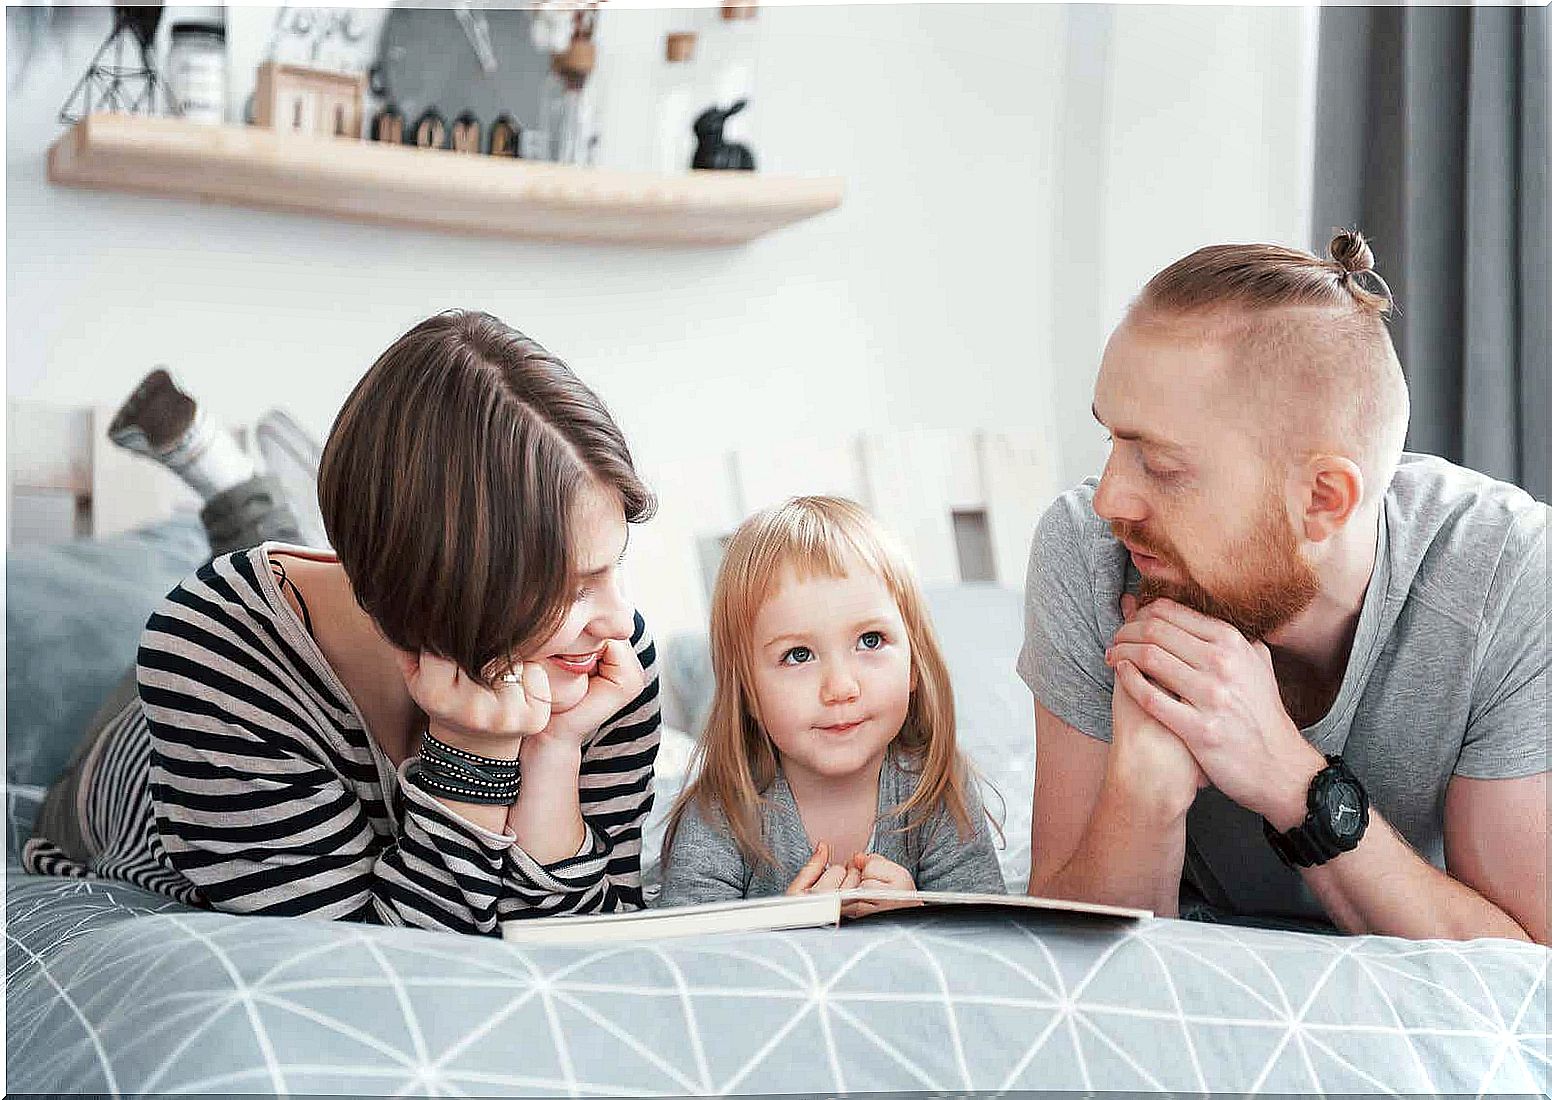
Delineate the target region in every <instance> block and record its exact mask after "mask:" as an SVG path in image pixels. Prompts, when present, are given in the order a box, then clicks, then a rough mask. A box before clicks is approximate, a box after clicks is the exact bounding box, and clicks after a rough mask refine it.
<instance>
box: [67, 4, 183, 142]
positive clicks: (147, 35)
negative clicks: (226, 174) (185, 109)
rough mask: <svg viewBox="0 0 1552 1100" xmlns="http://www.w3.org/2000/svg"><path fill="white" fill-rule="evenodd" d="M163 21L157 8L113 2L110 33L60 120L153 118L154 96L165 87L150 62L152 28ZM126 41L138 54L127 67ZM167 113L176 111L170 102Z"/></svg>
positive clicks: (73, 90) (72, 92) (154, 32)
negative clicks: (112, 115)
mask: <svg viewBox="0 0 1552 1100" xmlns="http://www.w3.org/2000/svg"><path fill="white" fill-rule="evenodd" d="M161 21H162V9H161V7H160V6H153V7H138V6H135V5H130V4H115V5H114V6H113V29H112V30H110V31H109V32H108V37H107V38H105V39H103V42H102V45H101V46H99V47H98V48H97V52H96V53H95V54H94V55H93V56H92V62H91V64H90V65H88V66H87V68H86V72H85V73H84V74H82V76H81V79H80V80H78V81H76V85H75V87H74V88H72V89H71V90H70V95H69V97H68V98H66V100H65V104H64V106H63V107H61V108H60V109H59V121H60V122H63V123H66V124H69V123H75V122H79V121H80V120H81V119H83V118H85V117H86V116H87V115H89V114H94V113H96V112H98V111H117V112H120V113H127V114H146V115H154V114H156V113H157V109H156V93H157V91H158V90H159V89H160V88H162V87H163V82H162V78H161V75H160V74H159V73H158V72H157V71H156V66H155V65H153V64H152V63H151V41H152V39H153V38H155V37H156V26H157V24H158V23H160V22H161ZM126 41H129V42H131V43H132V46H133V48H134V49H135V50H136V56H138V58H139V62H140V63H139V64H138V65H136V64H133V63H131V64H126V63H125V61H124V49H125V42H126ZM109 51H112V55H113V60H112V63H111V64H110V63H107V62H106V61H105V58H107V56H108V54H109ZM169 109H170V110H171V111H172V112H173V113H177V106H176V104H169Z"/></svg>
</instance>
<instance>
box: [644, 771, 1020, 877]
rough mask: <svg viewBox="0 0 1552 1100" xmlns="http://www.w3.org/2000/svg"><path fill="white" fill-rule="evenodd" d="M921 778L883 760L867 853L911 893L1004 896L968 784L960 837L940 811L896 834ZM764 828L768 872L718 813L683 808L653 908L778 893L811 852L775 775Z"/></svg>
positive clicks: (788, 793)
mask: <svg viewBox="0 0 1552 1100" xmlns="http://www.w3.org/2000/svg"><path fill="white" fill-rule="evenodd" d="M920 778H921V774H920V772H919V771H918V770H916V769H915V768H914V766H913V763H912V762H911V761H910V760H909V759H908V758H906V757H904V756H902V755H901V754H899V753H896V752H890V753H889V754H887V755H886V756H885V758H884V766H883V769H882V771H881V772H880V774H879V779H878V809H879V818H878V824H877V827H876V828H875V830H874V834H873V843H872V845H871V846H870V850H871V851H874V852H877V853H878V854H879V855H881V856H883V857H884V858H885V859H888V860H891V861H893V862H895V863H898V864H899V865H900V866H901V867H904V868H905V869H906V870H907V871H909V872H910V874H911V878H912V879H913V880H914V881H915V883H916V888H917V889H918V890H935V891H954V892H968V893H982V894H1004V893H1007V887H1006V886H1005V885H1004V883H1003V880H1002V871H1001V869H1000V868H999V867H998V865H997V853H996V851H995V850H994V848H993V847H992V838H991V833H990V829H989V827H988V822H987V818H986V812H985V810H984V809H983V807H982V802H981V797H980V792H979V790H977V785H976V783H975V781H974V780H972V781H971V782H970V783H968V784H967V788H968V789H967V790H966V791H965V805H966V809H967V810H968V811H969V813H970V822H971V825H972V826H973V829H972V831H971V832H969V833H968V834H967V835H966V836H965V837H964V838H963V839H961V838H960V835H959V830H958V827H957V825H956V823H955V821H954V817H953V815H952V814H950V813H949V812H948V809H947V808H946V807H944V806H939V807H938V808H937V809H936V810H935V811H934V812H933V813H932V814H930V815H929V816H928V817H927V819H926V820H925V821H924V822H922V824H921V825H919V826H917V827H916V828H914V829H903V828H902V826H903V825H904V824H905V819H904V818H903V817H902V816H901V815H899V814H897V813H896V812H895V810H896V809H897V808H898V807H900V806H902V805H904V803H905V802H906V800H907V799H909V798H910V797H911V794H912V793H913V792H914V791H915V790H916V784H917V782H918V781H919V780H920ZM764 829H765V840H766V843H767V844H769V845H770V848H771V854H772V856H774V857H775V861H776V863H775V866H771V865H770V864H751V863H749V862H748V861H747V860H745V859H744V856H743V853H742V852H740V851H739V850H738V844H737V843H736V842H735V841H734V840H733V834H732V831H731V830H730V829H729V828H728V827H727V824H726V822H725V820H724V819H723V818H722V816H721V815H720V814H718V815H717V816H716V819H715V821H714V822H708V821H707V820H706V819H705V818H704V817H702V816H701V814H700V812H699V811H698V809H697V808H696V807H695V806H694V805H691V806H689V807H687V808H686V809H685V812H684V816H683V817H682V818H681V819H680V822H679V829H678V832H677V833H676V834H675V836H674V839H673V843H672V844H671V845H668V846H665V848H664V851H663V892H662V894H661V895H660V896H659V897H658V899H657V901H656V902H655V903H654V904H656V905H658V906H672V905H698V904H702V903H705V902H712V901H732V900H734V899H737V898H760V897H770V896H772V895H775V894H782V893H785V892H786V890H787V886H788V884H789V883H791V882H792V880H793V879H794V878H796V877H797V873H798V871H799V870H801V869H802V867H803V865H804V864H805V863H807V862H808V861H809V859H810V858H812V856H813V854H814V849H813V847H812V845H810V844H809V842H808V834H807V833H806V832H805V831H804V829H803V819H802V818H801V817H799V816H798V804H797V802H796V800H794V798H793V797H792V788H791V787H789V786H788V785H787V780H786V777H785V776H784V775H782V774H781V772H780V770H778V771H777V773H776V779H775V780H774V781H773V782H772V783H771V786H770V788H769V789H768V790H767V791H766V792H765V823H764Z"/></svg>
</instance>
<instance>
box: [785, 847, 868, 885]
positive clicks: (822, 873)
mask: <svg viewBox="0 0 1552 1100" xmlns="http://www.w3.org/2000/svg"><path fill="white" fill-rule="evenodd" d="M861 881H862V875H861V873H860V872H859V871H858V870H857V868H855V867H853V866H852V865H851V864H849V863H848V864H845V865H836V864H832V863H831V862H830V845H829V844H827V843H825V842H824V841H822V840H821V841H820V842H819V846H818V847H817V848H815V849H814V854H813V855H812V856H810V857H809V860H808V862H807V863H805V864H803V867H802V869H801V870H799V871H798V873H797V877H796V878H794V879H793V880H792V883H791V885H789V886H788V887H787V894H788V896H795V895H797V894H833V893H835V892H837V891H840V890H853V889H855V888H856V886H857V884H858V883H859V882H861Z"/></svg>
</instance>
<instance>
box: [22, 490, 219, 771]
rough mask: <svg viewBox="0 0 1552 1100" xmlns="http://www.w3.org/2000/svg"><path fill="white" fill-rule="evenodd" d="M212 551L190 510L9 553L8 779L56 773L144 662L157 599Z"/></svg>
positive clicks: (196, 566) (201, 562) (202, 561)
mask: <svg viewBox="0 0 1552 1100" xmlns="http://www.w3.org/2000/svg"><path fill="white" fill-rule="evenodd" d="M209 553H210V547H209V544H208V543H207V542H206V540H205V534H204V531H203V530H202V529H201V527H200V525H199V520H198V519H197V518H196V517H195V516H192V515H188V516H180V517H178V518H175V519H172V520H168V521H166V522H165V523H160V524H156V525H154V526H151V527H146V528H142V529H140V530H137V531H129V532H126V533H124V534H122V535H115V536H113V537H111V538H106V539H80V540H77V541H75V542H67V543H61V544H59V545H56V546H48V547H41V548H31V549H25V550H18V551H15V552H12V553H10V554H8V555H7V556H6V577H5V584H6V607H5V641H6V647H5V671H6V685H5V725H6V766H5V775H6V781H7V783H8V784H11V785H13V786H14V785H16V784H28V785H35V786H39V787H46V786H48V785H49V784H50V783H52V782H53V781H54V779H55V778H56V777H57V776H58V775H59V773H60V772H61V771H62V770H63V769H64V766H65V764H66V762H67V761H68V760H69V758H70V753H71V751H72V750H73V749H74V748H75V745H76V742H77V741H78V740H79V739H80V737H81V735H82V734H83V733H85V727H86V724H87V722H89V721H90V720H91V718H92V716H93V714H95V713H96V711H97V709H98V707H99V706H100V705H101V704H102V702H103V700H104V699H105V698H106V697H107V696H108V693H109V692H111V691H112V690H113V688H114V686H115V685H116V684H117V683H118V681H119V680H120V679H122V678H123V676H124V674H125V673H126V672H128V671H129V670H130V669H131V668H132V667H134V663H135V651H136V650H137V649H138V648H139V645H140V632H141V631H142V630H143V629H144V628H145V622H146V619H147V617H149V616H150V614H151V609H152V608H153V607H154V606H155V605H156V604H157V602H158V601H160V600H161V598H162V597H163V596H165V595H166V594H167V593H168V592H169V591H171V590H172V589H173V587H174V586H176V585H177V584H178V582H179V581H181V580H183V579H184V578H185V577H187V576H188V575H189V574H190V573H192V572H193V571H194V570H195V569H197V568H198V567H199V566H200V565H202V564H203V563H204V561H205V559H206V558H207V557H208V556H209Z"/></svg>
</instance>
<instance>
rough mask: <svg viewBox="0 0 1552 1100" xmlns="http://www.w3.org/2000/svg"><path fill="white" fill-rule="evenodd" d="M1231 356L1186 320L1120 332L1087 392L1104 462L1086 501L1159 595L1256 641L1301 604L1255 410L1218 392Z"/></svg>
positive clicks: (1304, 576) (1287, 525)
mask: <svg viewBox="0 0 1552 1100" xmlns="http://www.w3.org/2000/svg"><path fill="white" fill-rule="evenodd" d="M1229 368H1230V363H1229V357H1228V352H1227V350H1226V349H1225V348H1224V347H1222V346H1221V345H1220V344H1219V343H1218V342H1216V341H1215V340H1213V339H1211V338H1210V337H1208V336H1207V335H1205V334H1204V333H1203V331H1202V330H1201V329H1200V328H1197V327H1195V326H1189V325H1186V324H1184V323H1178V324H1163V323H1160V322H1148V323H1143V324H1138V323H1136V322H1133V321H1128V322H1126V323H1124V324H1123V325H1122V326H1121V327H1120V328H1119V329H1117V330H1116V332H1115V334H1114V335H1113V336H1112V337H1111V338H1110V343H1109V344H1108V345H1107V347H1106V348H1105V356H1104V360H1103V361H1102V363H1101V364H1100V370H1099V380H1098V382H1097V383H1096V384H1095V387H1094V415H1095V417H1096V418H1097V419H1098V420H1099V421H1100V423H1101V424H1103V425H1104V426H1105V428H1106V429H1107V430H1108V431H1109V432H1110V436H1111V449H1110V458H1109V460H1108V461H1107V462H1106V463H1105V472H1104V474H1103V476H1102V477H1101V478H1100V482H1099V489H1098V490H1097V491H1096V492H1095V494H1094V510H1095V512H1097V513H1098V514H1099V516H1100V517H1101V518H1102V519H1105V520H1108V521H1109V523H1110V526H1111V529H1112V530H1113V531H1114V532H1115V535H1116V538H1118V539H1119V540H1120V541H1121V542H1122V543H1124V544H1125V545H1126V547H1127V549H1128V550H1129V551H1130V552H1131V555H1132V561H1133V563H1134V564H1135V565H1136V566H1137V571H1138V572H1139V573H1140V574H1141V575H1142V586H1141V595H1142V597H1143V598H1144V599H1145V600H1147V599H1156V598H1158V597H1161V596H1167V597H1168V598H1170V599H1173V600H1177V601H1178V602H1180V603H1183V604H1185V605H1186V606H1188V607H1193V608H1195V609H1196V610H1198V611H1201V612H1202V613H1203V614H1207V615H1211V616H1213V617H1214V618H1217V619H1222V620H1224V621H1225V622H1228V623H1231V624H1232V625H1234V626H1236V627H1238V628H1239V629H1240V630H1241V631H1243V632H1244V633H1245V634H1246V635H1248V636H1250V637H1253V638H1262V637H1265V636H1266V635H1268V634H1270V633H1272V632H1273V631H1274V630H1276V629H1277V628H1278V627H1280V626H1282V625H1283V624H1285V623H1287V622H1288V621H1289V620H1290V619H1292V618H1294V616H1296V615H1298V614H1299V612H1301V611H1303V610H1304V608H1306V607H1308V606H1309V604H1310V601H1311V600H1313V599H1314V597H1315V595H1316V593H1317V592H1318V591H1319V581H1318V578H1317V577H1316V575H1315V573H1314V571H1313V570H1312V569H1311V567H1310V565H1309V563H1308V562H1307V561H1306V560H1305V558H1304V556H1303V554H1302V553H1301V552H1300V547H1299V538H1298V536H1297V535H1296V534H1295V532H1294V529H1293V526H1292V524H1291V522H1290V520H1289V513H1288V507H1287V502H1286V496H1285V488H1284V481H1283V477H1282V475H1281V472H1280V471H1278V470H1275V469H1274V468H1273V467H1272V465H1271V464H1269V463H1268V461H1267V459H1266V457H1265V456H1264V455H1263V454H1262V453H1261V451H1260V449H1259V448H1258V447H1257V445H1256V440H1257V438H1258V436H1257V434H1256V433H1257V431H1259V430H1261V429H1262V428H1264V427H1265V426H1264V425H1261V424H1259V423H1257V422H1256V419H1255V418H1256V417H1258V416H1260V415H1263V414H1262V413H1261V411H1260V410H1257V409H1254V408H1248V407H1245V405H1244V401H1243V399H1242V398H1240V399H1239V400H1238V401H1236V400H1235V397H1234V395H1235V394H1236V393H1237V392H1238V391H1235V390H1234V389H1232V388H1231V387H1229V386H1227V385H1226V384H1225V381H1224V379H1225V378H1226V376H1227V371H1228V370H1229Z"/></svg>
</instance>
